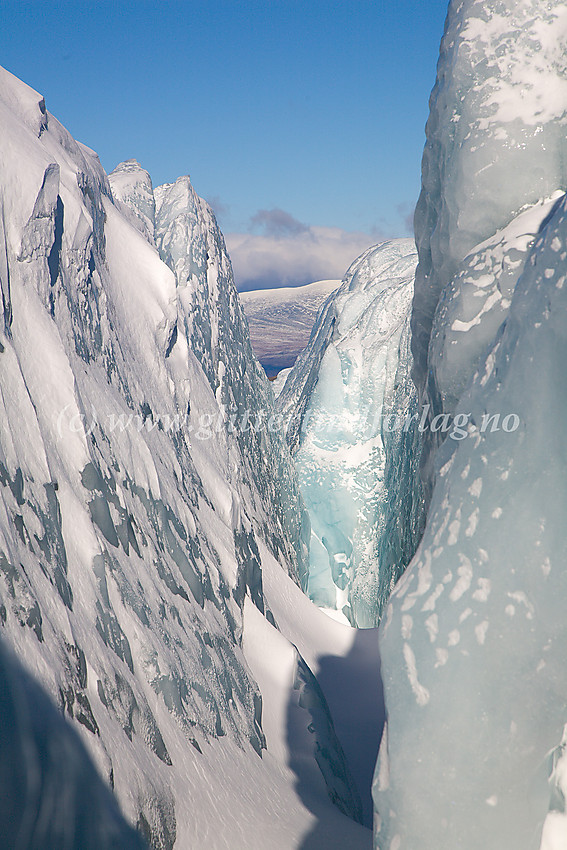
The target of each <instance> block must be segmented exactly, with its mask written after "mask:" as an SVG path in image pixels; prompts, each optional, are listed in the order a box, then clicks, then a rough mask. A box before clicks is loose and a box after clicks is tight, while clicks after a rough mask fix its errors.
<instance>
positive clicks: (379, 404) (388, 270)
mask: <svg viewBox="0 0 567 850" xmlns="http://www.w3.org/2000/svg"><path fill="white" fill-rule="evenodd" d="M416 261H417V257H416V252H415V246H414V243H413V240H411V239H400V240H393V241H390V242H385V243H382V244H380V245H378V246H375V247H373V248H370V249H368V250H367V251H365V252H364V253H363V254H362V255H361V256H360V257H359V258H358V259H357V260H355V262H354V263H353V264H352V265H351V267H350V268H349V270H348V271H347V273H346V276H345V278H344V280H343V282H342V284H341V286H340V287H339V288H338V289H337V290H336V292H334V293H333V294H332V295H330V296H329V297H328V299H327V301H326V303H325V304H324V306H323V307H322V308H321V310H320V313H319V315H318V318H317V321H316V323H315V326H314V328H313V331H312V334H311V338H310V340H309V344H308V346H307V347H306V349H305V351H304V352H303V353H302V354H301V355H300V357H299V358H298V360H297V362H296V364H295V366H294V367H293V369H292V370H291V372H289V373H288V374H287V376H286V381H285V384H284V386H283V388H281V391H279V390H280V388H279V387H278V391H279V394H278V399H277V403H278V408H279V410H280V412H281V413H282V416H283V417H284V420H285V421H286V422H287V423H289V424H288V427H287V437H288V441H289V444H290V447H291V450H292V452H293V456H294V459H295V463H296V466H297V470H298V476H299V484H300V488H301V493H302V495H303V498H304V501H305V504H306V506H307V509H308V511H309V515H310V520H311V544H310V562H309V581H308V593H309V596H310V598H311V599H313V601H314V602H316V603H317V605H319V606H320V607H322V608H325V609H327V610H328V611H329V612H336V616H339V617H342V618H343V619H346V620H347V621H348V622H351V623H353V624H356V625H357V626H361V627H372V626H375V625H377V623H378V622H379V618H380V614H381V611H382V608H383V606H384V604H385V602H386V601H387V599H388V597H389V595H390V592H391V590H392V588H393V586H394V584H395V582H396V580H397V579H398V578H399V576H400V575H401V573H402V572H403V570H404V568H405V567H406V566H407V564H408V563H409V560H410V559H411V557H412V555H413V553H414V551H415V548H416V546H417V543H418V540H419V536H420V533H421V526H422V514H423V511H422V499H421V494H420V483H419V457H420V452H419V433H418V418H419V417H418V413H417V399H416V394H415V390H414V388H413V385H412V383H411V380H410V371H411V363H412V360H411V353H410V332H409V319H410V308H411V303H412V296H413V280H414V273H415V266H416Z"/></svg>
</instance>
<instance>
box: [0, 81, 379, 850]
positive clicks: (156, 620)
mask: <svg viewBox="0 0 567 850" xmlns="http://www.w3.org/2000/svg"><path fill="white" fill-rule="evenodd" d="M0 121H1V124H2V138H1V140H0V147H1V150H0V224H1V235H0V288H1V292H2V307H1V309H2V316H1V317H0V318H1V328H0V376H1V381H0V492H1V496H2V498H1V499H0V621H1V623H2V627H3V633H4V635H5V637H6V640H7V641H8V642H9V643H10V644H11V646H12V647H13V648H14V650H15V651H16V653H17V655H18V657H19V658H20V659H21V660H22V661H23V662H25V666H26V668H27V669H28V670H29V671H31V672H32V673H33V674H34V675H35V676H36V677H37V678H38V679H39V680H40V681H41V682H42V683H43V685H44V686H45V687H46V688H47V690H48V691H49V693H50V694H51V695H52V697H54V698H55V699H56V701H57V703H58V705H59V708H60V709H61V711H62V712H63V713H64V714H65V715H66V716H67V717H68V718H69V719H70V720H72V722H73V723H74V725H75V726H76V728H77V729H78V730H79V732H80V734H81V735H82V737H83V740H84V742H85V743H86V744H87V747H88V749H89V751H90V752H91V754H92V756H93V757H94V759H95V762H96V765H97V767H98V769H99V771H100V772H101V773H102V774H103V775H104V776H105V778H106V779H107V781H108V782H109V784H110V785H111V786H113V787H114V789H115V791H116V794H117V796H118V799H119V802H120V804H121V806H122V807H123V810H124V812H125V814H126V815H127V817H128V819H129V820H130V821H131V822H132V823H134V824H136V825H137V826H138V828H139V830H140V831H141V833H142V834H143V835H144V836H145V837H146V838H147V839H148V841H149V842H150V844H151V845H152V846H155V847H159V848H164V850H168V848H172V847H173V846H174V845H176V846H182V847H184V846H188V845H189V844H194V845H195V846H207V847H211V848H215V847H217V846H222V843H223V842H225V841H226V840H227V835H228V834H234V835H235V836H237V839H235V840H236V841H237V844H236V845H235V846H238V841H240V844H241V846H246V847H247V849H248V848H250V850H252V848H255V847H261V846H266V844H267V843H268V844H269V841H270V840H271V839H266V838H265V835H266V834H269V835H270V836H272V837H273V835H274V833H275V832H277V830H278V824H281V823H284V824H285V829H286V830H288V831H289V830H290V829H291V828H292V827H291V821H292V820H293V817H297V818H300V817H301V818H303V820H302V821H301V823H300V825H299V826H298V827H297V829H298V830H299V831H301V828H302V826H301V824H304V823H305V819H306V817H307V815H306V811H305V809H304V808H301V806H300V804H299V802H298V798H297V796H295V797H294V795H293V792H292V788H293V779H292V778H290V776H289V774H288V773H285V771H284V768H283V767H278V769H277V770H272V766H273V759H271V756H270V754H269V753H268V752H267V751H266V739H265V735H264V732H263V729H262V710H263V700H262V694H261V692H260V689H259V687H258V684H257V682H256V680H255V679H254V676H253V674H252V672H251V670H250V667H249V665H248V662H247V660H246V657H245V655H244V652H243V649H242V646H241V643H242V633H243V607H244V604H245V601H246V600H247V599H251V600H252V601H253V603H254V605H255V606H256V608H257V610H258V612H259V613H260V614H261V615H262V616H265V617H266V618H268V620H269V622H270V623H274V622H275V620H274V616H273V614H272V612H271V610H270V604H269V602H268V601H267V600H266V598H265V594H264V587H263V568H264V565H265V564H266V563H267V562H269V563H270V564H272V565H273V564H276V566H277V570H278V576H280V577H281V582H282V586H283V588H285V587H286V586H288V585H290V586H292V587H295V586H296V585H298V584H300V582H301V581H302V578H303V577H304V575H305V572H306V559H307V547H306V539H308V533H309V531H308V529H309V525H308V518H307V517H306V513H305V509H304V507H303V505H302V502H301V497H300V495H299V490H298V485H297V481H296V478H295V473H294V469H293V463H292V460H291V458H290V456H289V452H288V450H287V447H286V444H285V440H284V437H283V436H282V435H281V434H280V433H278V432H277V429H273V428H272V429H270V428H269V427H265V424H266V423H265V422H264V423H263V425H262V426H261V427H257V422H256V421H255V420H254V418H253V417H254V416H255V414H256V413H257V412H260V413H263V415H264V416H265V417H267V416H269V414H270V411H271V410H273V408H272V404H273V401H272V393H271V390H270V388H269V385H268V383H267V380H266V378H265V376H264V374H263V372H262V370H261V368H260V367H259V365H258V364H257V363H256V361H255V360H254V358H253V357H252V353H251V349H250V343H249V339H248V332H247V327H246V321H245V319H244V317H243V314H242V311H241V309H240V306H239V304H238V300H237V295H236V291H235V288H234V284H233V281H232V275H231V270H230V262H229V260H228V257H227V255H226V251H225V248H224V242H223V239H222V235H221V234H220V231H219V230H218V227H217V225H216V222H215V221H214V216H213V215H212V212H211V210H210V208H209V207H208V206H207V205H206V204H205V203H204V202H203V201H201V200H200V199H199V198H198V197H197V196H196V195H195V193H194V191H193V189H192V188H191V186H190V183H189V180H188V178H181V179H180V180H179V181H177V182H176V183H175V184H172V185H171V186H164V187H160V188H158V189H156V190H155V192H154V190H153V188H152V186H151V180H150V178H149V176H148V175H147V172H145V171H144V170H143V169H141V168H140V167H139V166H138V165H137V163H135V162H132V161H130V162H127V163H123V164H121V165H120V166H119V167H118V168H117V169H116V170H115V172H114V173H113V174H112V175H111V179H110V180H109V178H108V177H107V175H106V174H105V173H104V171H103V169H102V167H101V165H100V163H99V161H98V158H97V157H96V155H95V154H94V153H93V152H92V151H91V150H89V149H88V148H86V147H85V146H84V145H80V144H78V143H77V142H75V140H74V139H72V137H71V136H70V135H69V134H68V133H67V131H66V130H65V129H64V128H63V127H62V126H61V125H60V124H59V123H58V122H57V120H56V119H55V118H54V117H53V116H52V115H50V114H49V113H48V112H47V110H46V108H45V103H44V101H43V99H42V98H41V97H40V95H38V94H37V93H36V92H34V91H33V90H31V89H29V88H28V87H27V86H25V85H24V84H23V83H20V82H19V81H18V80H16V79H15V78H14V77H13V76H12V75H11V74H9V73H8V72H6V71H3V70H2V71H0ZM113 193H116V197H115V196H114V194H113ZM152 198H153V202H152ZM250 415H252V422H251V421H250ZM298 592H299V591H298ZM298 663H299V662H298ZM301 663H303V662H301ZM290 687H291V686H290ZM291 690H293V688H291ZM306 699H307V698H306ZM311 701H312V702H313V700H311ZM313 705H314V706H315V702H313ZM316 716H317V717H323V714H321V712H320V711H319V712H318V713H317V712H316ZM323 721H324V722H323V726H325V724H327V725H328V718H324V717H323ZM318 722H319V721H318V720H316V721H314V722H313V723H311V724H310V734H313V735H314V740H316V739H317V735H318V734H319V732H320V733H321V734H322V735H323V736H325V735H326V739H327V740H334V741H336V739H333V738H332V736H330V735H329V734H327V732H326V731H325V728H323V729H322V730H318V725H317V724H318ZM307 725H308V724H306V726H307ZM311 730H313V731H312V732H311ZM219 742H222V745H221V743H219ZM315 754H316V744H315V743H313V741H312V749H311V753H310V754H309V753H307V754H306V756H305V757H306V759H307V760H309V759H310V758H312V760H313V762H314V763H315ZM322 764H323V767H324V769H325V771H326V774H327V779H328V782H327V788H328V792H329V795H330V796H332V797H333V798H336V799H337V800H339V799H340V795H341V790H340V789H341V788H342V787H344V782H343V783H342V785H341V783H340V782H339V779H338V777H335V778H333V769H334V768H336V769H337V771H338V772H339V773H340V774H341V775H342V776H347V775H348V769H347V767H346V765H345V761H344V755H343V754H342V752H341V749H340V744H339V743H338V742H336V750H335V751H334V752H331V751H329V752H328V753H327V757H326V759H322ZM243 775H244V776H246V782H242V776H243ZM335 780H336V782H335ZM267 786H270V787H271V788H272V789H273V801H272V802H273V806H272V808H271V809H270V810H269V811H268V812H267V814H266V815H265V817H264V812H263V810H261V806H260V805H259V802H258V801H260V800H262V799H264V796H265V788H266V787H267ZM335 786H336V787H335ZM337 789H338V790H337ZM345 795H346V797H345V801H344V802H345V805H344V806H343V808H345V807H346V809H347V810H348V811H350V812H351V813H352V814H353V815H356V811H357V808H356V807H357V803H356V800H357V792H356V789H354V788H350V787H349V788H347V789H346V790H345ZM331 808H332V807H331ZM235 812H240V813H241V814H242V817H243V823H242V824H236V825H235V824H234V817H235ZM290 813H291V814H290ZM337 817H339V819H340V818H342V820H340V823H339V824H338V825H337V824H335V826H336V830H335V831H336V836H337V837H336V842H338V843H337V845H336V846H338V847H339V846H341V845H340V842H341V841H343V846H344V840H346V839H344V834H348V835H350V836H351V839H352V841H353V842H354V846H358V844H359V843H360V845H361V846H362V844H363V843H364V841H365V840H366V835H365V834H364V833H365V830H363V828H362V827H360V826H357V825H356V824H354V822H353V821H349V820H347V818H344V817H343V815H341V814H340V812H339V811H338V809H337ZM249 820H253V821H254V822H255V823H257V825H258V830H257V832H256V833H255V835H254V836H249V837H248V838H244V837H242V835H241V831H242V829H244V828H245V827H246V824H247V822H248V821H249ZM212 824H214V825H215V826H214V830H213V832H212V833H211V829H212ZM341 824H342V826H341ZM345 824H346V826H345ZM260 825H261V828H260ZM354 827H356V829H357V830H359V832H357V835H358V838H357V839H355V838H354V837H353V836H352V835H351V833H350V832H349V830H351V828H352V829H353V828H354ZM341 829H342V830H343V831H342V832H341ZM262 830H264V832H262ZM270 830H272V831H271V832H270ZM345 830H346V833H345ZM266 831H267V832H266ZM294 835H295V833H294ZM351 839H348V840H351ZM246 842H247V843H246Z"/></svg>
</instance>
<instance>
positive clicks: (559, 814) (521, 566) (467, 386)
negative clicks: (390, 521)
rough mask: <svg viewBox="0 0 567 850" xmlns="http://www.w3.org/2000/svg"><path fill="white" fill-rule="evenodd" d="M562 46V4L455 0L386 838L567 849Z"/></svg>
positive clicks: (434, 113) (439, 124)
mask: <svg viewBox="0 0 567 850" xmlns="http://www.w3.org/2000/svg"><path fill="white" fill-rule="evenodd" d="M566 46H567V7H566V6H565V4H564V3H561V2H554V0H520V2H512V1H511V0H505V1H504V2H501V0H498V2H496V0H483V2H480V0H464V2H463V0H454V2H451V4H450V6H449V15H448V18H447V24H446V30H445V35H444V38H443V42H442V45H441V55H440V62H439V67H438V75H437V83H436V85H435V88H434V90H433V95H432V98H431V114H430V118H429V122H428V125H427V144H426V148H425V154H424V159H423V191H422V194H421V198H420V201H419V204H418V208H417V212H416V218H415V225H416V240H417V245H418V250H419V266H418V270H417V276H416V283H415V299H414V306H413V314H412V331H413V340H412V347H413V353H414V359H415V371H414V374H415V377H416V380H417V384H418V387H419V390H420V393H421V396H422V400H423V401H425V402H427V403H429V404H430V411H429V414H430V415H429V419H430V425H431V429H430V431H429V432H428V435H427V436H426V440H425V442H424V454H425V458H426V464H425V466H424V475H425V481H426V485H427V490H428V496H430V505H429V510H428V517H427V525H426V529H425V532H424V536H423V539H422V541H421V544H420V547H419V549H418V551H417V553H416V556H415V558H414V560H413V562H412V564H411V565H410V567H409V569H408V570H407V572H406V574H405V575H404V577H403V578H402V580H401V581H400V582H399V584H398V585H397V587H396V589H395V591H394V594H393V596H392V598H391V601H390V604H389V605H388V608H387V611H386V614H385V617H384V620H383V623H382V626H381V654H382V675H383V679H384V687H385V697H386V708H387V718H388V719H387V731H386V733H385V735H384V738H383V740H382V745H381V751H380V758H379V761H378V765H377V771H376V776H375V787H374V799H375V805H376V821H375V823H376V847H377V848H380V850H392V848H395V850H439V848H447V850H449V849H450V850H453V848H456V847H459V848H462V850H478V848H481V847H482V848H483V850H537V848H540V850H560V849H561V848H565V847H567V811H566V799H567V783H566V780H565V777H566V776H567V773H566V758H565V743H566V736H565V729H566V728H567V726H566V724H567V709H566V706H567V676H566V674H565V646H566V645H567V620H566V618H565V613H564V610H563V609H564V600H565V598H567V571H566V569H565V564H566V562H567V545H566V538H565V519H564V518H565V512H566V510H567V490H566V486H565V482H566V481H567V468H566V457H565V447H564V443H565V411H566V409H567V393H566V389H565V380H564V371H565V360H566V357H567V351H566V334H565V328H566V327H567V304H566V302H565V294H564V293H565V291H566V289H565V282H566V271H567V265H566V261H567V209H566V203H567V202H566V196H565V195H564V192H565V189H566V188H567V173H566V172H565V163H566V162H567V158H566V154H567V143H566V136H565V129H566V125H567V64H566V61H565V56H566V52H565V48H566ZM444 414H455V420H454V423H458V425H459V432H458V435H457V439H451V438H450V437H447V434H446V433H445V434H440V432H439V431H436V432H435V433H434V432H433V428H434V423H437V425H441V424H442V422H443V415H444ZM439 417H441V418H439ZM457 417H459V418H458V419H457ZM454 423H453V424H454ZM461 426H462V427H461ZM443 438H445V439H444V441H443Z"/></svg>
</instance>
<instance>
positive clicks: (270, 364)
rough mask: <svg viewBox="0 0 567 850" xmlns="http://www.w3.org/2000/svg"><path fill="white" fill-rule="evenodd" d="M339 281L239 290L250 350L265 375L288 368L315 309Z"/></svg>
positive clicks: (301, 345) (300, 347) (305, 336)
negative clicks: (247, 327) (246, 321)
mask: <svg viewBox="0 0 567 850" xmlns="http://www.w3.org/2000/svg"><path fill="white" fill-rule="evenodd" d="M339 284H340V280H318V281H316V282H315V283H308V284H306V285H305V286H294V287H282V288H281V289H256V290H252V291H250V292H241V293H240V301H241V302H242V306H243V308H244V313H245V314H246V318H247V319H248V325H249V328H250V339H251V341H252V347H253V349H254V353H255V355H256V357H257V358H258V360H259V361H260V363H261V364H262V366H263V367H264V369H265V370H266V374H267V375H269V376H270V377H274V376H275V375H277V374H278V372H280V371H281V370H282V369H289V368H290V367H291V366H293V364H294V363H295V361H296V360H297V357H298V355H299V354H300V352H302V351H303V349H304V348H305V346H306V345H307V343H308V342H309V337H310V336H311V331H312V329H313V325H314V323H315V319H316V318H317V313H318V311H319V308H320V307H321V305H322V304H323V303H324V301H325V300H326V299H327V297H328V296H329V295H330V294H331V292H333V290H335V289H336V288H337V287H338V286H339Z"/></svg>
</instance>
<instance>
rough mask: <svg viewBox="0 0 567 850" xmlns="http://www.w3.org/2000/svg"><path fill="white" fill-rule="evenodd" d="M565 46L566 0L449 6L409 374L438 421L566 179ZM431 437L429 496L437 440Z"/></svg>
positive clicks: (497, 321) (501, 314)
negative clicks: (411, 373)
mask: <svg viewBox="0 0 567 850" xmlns="http://www.w3.org/2000/svg"><path fill="white" fill-rule="evenodd" d="M566 45H567V10H566V8H565V5H564V4H563V3H562V2H559V0H557V2H556V0H521V2H508V0H504V2H503V1H502V0H476V2H470V1H469V0H465V1H464V2H451V3H450V5H449V12H448V17H447V23H446V30H445V34H444V37H443V40H442V43H441V49H440V56H439V66H438V73H437V81H436V83H435V87H434V89H433V91H432V94H431V100H430V114H429V119H428V122H427V127H426V136H427V141H426V145H425V150H424V154H423V163H422V191H421V195H420V198H419V201H418V204H417V208H416V211H415V236H416V243H417V248H418V253H419V265H418V268H417V273H416V283H415V299H414V306H413V312H412V320H411V325H412V352H413V356H414V370H413V375H414V379H415V381H416V384H417V387H418V389H419V395H420V401H421V402H422V403H427V404H429V405H430V408H431V417H434V416H435V415H437V414H438V413H441V412H442V411H444V412H449V413H453V412H454V410H455V406H456V402H457V401H458V398H459V396H460V394H461V393H462V392H463V390H464V389H465V387H466V386H467V384H468V382H469V381H470V379H471V377H472V375H473V373H474V370H475V368H476V367H477V366H478V365H479V363H480V362H481V361H482V359H483V357H484V356H485V355H486V353H487V350H488V348H489V347H490V344H491V341H492V340H493V338H494V336H495V334H496V333H497V331H498V328H499V327H500V325H502V323H503V322H504V321H505V318H506V315H507V313H508V310H509V308H510V302H511V296H512V294H513V291H514V286H515V284H516V281H517V279H518V276H519V274H520V273H521V270H522V268H523V266H524V264H525V261H526V255H527V252H528V250H529V248H530V246H531V245H532V244H533V242H534V238H535V235H536V234H537V232H538V229H539V226H540V225H541V224H542V222H543V221H544V220H545V218H546V216H547V215H549V213H550V211H551V209H552V208H553V204H554V202H556V201H557V199H558V198H559V197H560V195H561V193H562V191H564V190H565V187H566V185H567V166H566V164H565V154H564V151H565V142H564V138H565V126H566V122H567V117H566V115H565V108H564V104H565V102H566V98H567V78H566V74H565V61H564V55H565V48H566ZM430 349H433V350H434V353H432V355H431V356H430ZM427 436H428V437H429V439H427V438H426V439H425V440H424V444H423V464H424V479H425V483H426V495H427V496H429V494H430V492H431V487H432V484H433V478H434V456H435V450H436V448H437V446H438V444H439V439H438V436H436V435H433V434H431V432H429V433H428V435H427Z"/></svg>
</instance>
